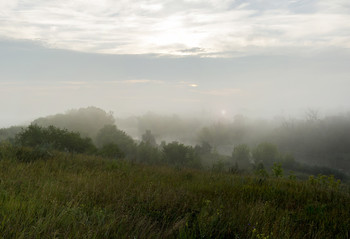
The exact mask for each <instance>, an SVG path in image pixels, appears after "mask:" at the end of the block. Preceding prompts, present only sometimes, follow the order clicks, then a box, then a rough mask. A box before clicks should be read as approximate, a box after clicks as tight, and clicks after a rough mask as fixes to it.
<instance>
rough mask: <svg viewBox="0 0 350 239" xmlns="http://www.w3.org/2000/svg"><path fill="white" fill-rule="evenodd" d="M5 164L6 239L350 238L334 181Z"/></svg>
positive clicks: (2, 214)
mask: <svg viewBox="0 0 350 239" xmlns="http://www.w3.org/2000/svg"><path fill="white" fill-rule="evenodd" d="M0 156H1V155H0ZM0 158H1V160H0V235H1V237H2V238H259V239H260V238H265V239H267V238H349V228H350V217H349V212H350V189H349V187H348V185H346V184H344V183H341V182H339V181H338V180H335V179H334V178H333V177H331V176H318V177H317V176H315V177H313V176H311V177H310V179H308V180H298V179H296V178H293V177H290V178H287V177H278V178H277V177H273V176H265V177H263V176H257V175H243V174H237V173H236V174H235V173H228V172H222V173H219V172H213V171H204V170H196V169H184V168H183V169H180V168H176V167H169V166H149V165H142V164H136V163H132V162H128V161H123V160H110V159H104V158H101V157H98V156H88V155H83V154H71V153H62V152H55V153H54V155H52V156H51V157H48V158H43V159H38V160H31V161H21V160H19V159H18V158H15V157H11V156H10V155H8V156H6V155H4V154H3V155H2V157H0Z"/></svg>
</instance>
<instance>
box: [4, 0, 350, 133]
mask: <svg viewBox="0 0 350 239" xmlns="http://www.w3.org/2000/svg"><path fill="white" fill-rule="evenodd" d="M349 66H350V2H349V1H348V0H333V1H329V0H280V1H272V0H247V1H242V0H215V1H214V0H202V1H201V0H162V1H160V0H133V1H131V0H120V1H112V0H94V1H92V0H50V1H47V0H45V1H44V0H0V110H1V117H0V127H6V126H9V125H13V124H20V123H26V122H30V121H31V120H33V119H35V118H36V117H40V116H45V115H49V114H55V113H58V112H64V111H66V110H69V109H72V108H80V107H87V106H91V105H94V106H97V107H101V108H103V109H105V110H106V111H113V112H114V114H115V116H117V117H125V116H128V115H139V114H142V113H145V112H148V111H153V112H158V113H164V114H174V113H176V114H192V115H194V116H195V115H200V114H202V113H203V112H209V113H210V114H214V115H216V114H217V115H218V116H221V117H223V116H225V117H232V116H234V115H236V114H243V115H247V116H253V117H259V116H261V117H274V116H276V115H283V116H286V117H289V116H294V115H301V114H302V112H305V110H306V109H309V108H312V109H316V110H318V111H320V112H322V113H329V112H344V111H345V112H347V111H349V110H350V109H349V108H350V104H349V102H350V94H349V93H348V91H349V89H350V79H349V78H350V67H349Z"/></svg>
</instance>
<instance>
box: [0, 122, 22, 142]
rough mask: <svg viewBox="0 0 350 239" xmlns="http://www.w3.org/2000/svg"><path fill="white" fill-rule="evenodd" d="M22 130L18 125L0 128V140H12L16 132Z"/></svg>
mask: <svg viewBox="0 0 350 239" xmlns="http://www.w3.org/2000/svg"><path fill="white" fill-rule="evenodd" d="M21 131H22V127H20V126H11V127H9V128H3V129H0V142H2V141H9V142H11V143H12V142H13V141H14V138H15V136H16V134H18V133H19V132H21Z"/></svg>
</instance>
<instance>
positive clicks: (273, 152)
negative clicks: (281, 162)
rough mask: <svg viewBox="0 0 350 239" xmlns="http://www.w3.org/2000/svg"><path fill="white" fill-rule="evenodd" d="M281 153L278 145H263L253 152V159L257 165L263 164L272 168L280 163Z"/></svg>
mask: <svg viewBox="0 0 350 239" xmlns="http://www.w3.org/2000/svg"><path fill="white" fill-rule="evenodd" d="M278 157H279V153H278V150H277V147H276V145H274V144H271V143H261V144H259V145H258V146H257V147H256V148H255V149H254V150H253V158H254V160H255V163H256V164H259V163H263V164H264V165H266V166H268V167H270V166H271V165H272V164H273V163H274V162H276V161H278V159H279V158H278Z"/></svg>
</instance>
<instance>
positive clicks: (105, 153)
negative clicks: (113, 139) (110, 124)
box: [98, 143, 125, 159]
mask: <svg viewBox="0 0 350 239" xmlns="http://www.w3.org/2000/svg"><path fill="white" fill-rule="evenodd" d="M98 155H100V156H102V157H104V158H111V159H120V158H124V157H125V154H124V153H123V152H122V151H121V150H120V149H119V147H118V145H116V144H113V143H109V144H105V145H103V146H102V147H101V148H99V149H98Z"/></svg>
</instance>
